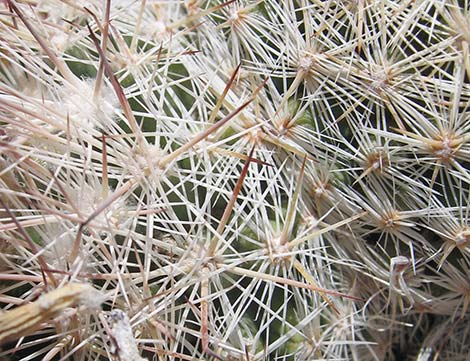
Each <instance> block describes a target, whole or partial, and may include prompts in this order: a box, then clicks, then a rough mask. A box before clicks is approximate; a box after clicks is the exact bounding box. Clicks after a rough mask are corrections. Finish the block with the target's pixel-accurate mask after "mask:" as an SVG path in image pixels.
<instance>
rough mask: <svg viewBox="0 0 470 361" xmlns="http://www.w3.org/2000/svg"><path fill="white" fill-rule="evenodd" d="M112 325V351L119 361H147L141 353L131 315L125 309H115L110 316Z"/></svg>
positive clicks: (109, 321)
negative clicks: (131, 322)
mask: <svg viewBox="0 0 470 361" xmlns="http://www.w3.org/2000/svg"><path fill="white" fill-rule="evenodd" d="M108 323H109V325H110V332H111V334H110V335H109V337H110V339H111V344H112V347H111V353H112V354H113V355H115V358H116V360H119V361H124V360H125V361H147V359H146V358H143V357H141V356H140V354H139V349H138V347H137V341H136V339H135V337H134V333H133V332H132V327H131V324H130V322H129V317H128V316H127V314H126V313H125V312H124V311H121V310H119V309H115V310H113V311H111V313H110V315H109V316H108Z"/></svg>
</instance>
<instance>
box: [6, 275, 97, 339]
mask: <svg viewBox="0 0 470 361" xmlns="http://www.w3.org/2000/svg"><path fill="white" fill-rule="evenodd" d="M96 293H97V291H96V290H95V289H94V288H93V287H92V286H90V285H88V284H82V283H69V284H68V285H66V286H64V287H61V288H58V289H56V290H53V291H51V292H48V293H46V294H43V295H41V296H40V297H39V298H38V299H37V300H36V301H34V302H32V303H29V304H26V305H23V306H19V307H17V308H15V309H13V310H10V311H7V312H4V313H2V314H0V344H2V343H5V342H8V341H13V340H15V339H18V338H20V337H23V336H28V335H30V334H32V333H33V332H34V331H36V330H38V329H40V328H41V324H43V323H44V322H47V321H49V320H50V319H52V318H54V317H56V316H58V315H60V314H61V313H62V312H63V311H64V310H65V309H66V308H68V307H73V306H76V305H79V304H83V303H86V301H87V299H89V298H93V299H94V298H95V294H96Z"/></svg>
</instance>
